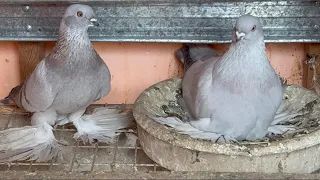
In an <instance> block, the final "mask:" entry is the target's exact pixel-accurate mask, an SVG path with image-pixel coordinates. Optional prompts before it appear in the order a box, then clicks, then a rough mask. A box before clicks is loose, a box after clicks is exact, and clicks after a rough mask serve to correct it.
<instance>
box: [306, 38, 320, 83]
mask: <svg viewBox="0 0 320 180" xmlns="http://www.w3.org/2000/svg"><path fill="white" fill-rule="evenodd" d="M308 54H309V55H312V54H315V55H319V56H318V58H317V59H316V60H315V63H316V64H311V63H307V61H308V60H309V58H308V56H307V55H308ZM305 58H306V61H305V67H304V76H305V78H304V83H303V86H304V87H306V88H309V89H312V88H314V83H313V78H314V73H316V74H315V75H316V76H317V77H320V76H319V75H320V66H319V65H320V44H319V43H310V44H306V57H305ZM313 65H315V66H313ZM314 67H315V70H314V69H313V68H314ZM315 83H316V85H320V81H319V80H317V81H316V82H315Z"/></svg>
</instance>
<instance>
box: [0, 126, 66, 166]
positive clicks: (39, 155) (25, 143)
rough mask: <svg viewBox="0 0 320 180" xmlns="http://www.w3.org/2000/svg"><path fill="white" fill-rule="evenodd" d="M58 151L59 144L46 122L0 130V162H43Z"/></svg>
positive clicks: (57, 153) (59, 148)
mask: <svg viewBox="0 0 320 180" xmlns="http://www.w3.org/2000/svg"><path fill="white" fill-rule="evenodd" d="M60 152H61V145H60V144H58V142H57V141H56V139H55V137H54V134H53V131H52V127H51V126H50V125H49V124H48V123H42V124H41V125H39V126H25V127H21V128H10V129H7V130H4V131H0V162H12V161H25V160H30V161H36V162H45V161H48V160H51V159H52V158H54V157H56V156H58V155H59V153H60Z"/></svg>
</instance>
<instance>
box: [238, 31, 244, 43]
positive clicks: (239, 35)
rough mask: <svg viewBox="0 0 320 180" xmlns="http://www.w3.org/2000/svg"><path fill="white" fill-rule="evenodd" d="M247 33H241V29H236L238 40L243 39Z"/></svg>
mask: <svg viewBox="0 0 320 180" xmlns="http://www.w3.org/2000/svg"><path fill="white" fill-rule="evenodd" d="M245 35H246V34H245V33H243V32H241V33H239V31H236V38H237V41H239V40H241V39H243V38H244V36H245Z"/></svg>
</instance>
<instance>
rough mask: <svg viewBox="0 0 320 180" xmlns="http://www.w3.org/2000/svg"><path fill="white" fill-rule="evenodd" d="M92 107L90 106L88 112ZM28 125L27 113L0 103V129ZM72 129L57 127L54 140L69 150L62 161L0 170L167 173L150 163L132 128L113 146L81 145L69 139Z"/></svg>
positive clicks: (14, 165)
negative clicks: (64, 144)
mask: <svg viewBox="0 0 320 180" xmlns="http://www.w3.org/2000/svg"><path fill="white" fill-rule="evenodd" d="M130 106H131V105H107V107H110V108H118V109H121V108H130ZM94 107H95V106H94V105H92V106H90V107H89V108H88V111H90V110H92V108H94ZM26 125H30V114H29V113H27V112H24V111H23V110H21V109H19V108H18V107H17V106H15V105H3V104H0V128H1V130H4V129H7V128H13V127H22V126H26ZM75 132H76V129H75V128H74V127H73V126H72V125H64V126H62V127H57V128H55V130H54V134H55V137H56V139H57V140H59V141H66V142H67V143H68V144H69V146H70V147H71V149H72V151H70V155H69V154H68V157H66V159H64V160H62V159H60V158H56V159H54V160H52V161H51V162H47V163H35V162H12V163H6V164H3V163H2V164H0V171H10V170H12V171H31V172H34V171H90V172H91V171H95V172H97V171H99V172H101V171H102V172H115V171H131V172H132V171H141V172H150V171H168V170H167V169H165V168H163V167H161V166H159V165H157V164H156V163H155V162H153V161H152V160H151V159H150V158H149V157H148V156H147V155H146V154H145V153H144V152H143V150H142V148H141V147H140V145H139V141H138V138H137V134H136V130H135V128H133V129H129V130H127V131H126V132H124V133H122V134H121V135H120V136H118V137H117V139H116V142H115V143H113V144H104V143H96V144H93V145H90V144H84V143H83V142H82V141H80V140H78V141H77V140H75V139H73V134H74V133H75Z"/></svg>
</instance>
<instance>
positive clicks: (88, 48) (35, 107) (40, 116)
mask: <svg viewBox="0 0 320 180" xmlns="http://www.w3.org/2000/svg"><path fill="white" fill-rule="evenodd" d="M95 16H96V15H95V13H94V11H93V9H92V8H91V7H90V6H87V5H81V4H74V5H71V6H69V7H68V8H67V10H66V11H65V14H64V15H63V17H62V20H61V23H60V28H59V39H58V41H57V43H56V45H55V47H54V48H53V50H52V52H51V53H50V54H49V55H48V56H47V57H45V58H44V59H43V60H42V61H41V62H40V63H39V64H38V65H37V67H36V68H35V70H34V71H33V73H32V74H31V75H30V76H29V77H28V78H27V79H26V80H25V81H24V82H23V83H22V84H21V85H19V86H17V87H15V88H13V89H12V90H11V92H10V94H9V96H8V98H9V99H10V100H12V101H14V102H15V103H16V104H17V105H18V106H19V107H20V108H23V109H25V110H26V111H29V112H32V113H33V115H32V117H31V125H32V126H28V127H22V128H12V129H8V130H4V131H1V132H0V137H1V139H0V151H1V152H0V162H3V161H15V160H36V161H47V160H50V159H52V158H53V157H55V156H57V155H58V154H59V152H61V145H60V144H59V142H58V141H57V140H56V139H55V137H54V134H53V131H52V126H54V125H56V124H60V125H63V124H66V123H69V122H72V123H73V124H74V125H75V127H76V128H77V131H78V132H77V133H76V134H75V137H76V138H81V139H82V140H85V141H90V142H92V141H93V140H94V139H97V140H100V141H104V142H110V141H112V140H113V139H114V137H115V135H117V132H116V131H117V130H118V129H121V128H125V127H127V126H129V125H131V123H132V120H133V117H132V115H131V114H128V113H119V112H118V111H117V110H110V109H106V108H100V109H96V110H95V111H94V112H93V114H92V115H84V116H83V114H84V112H85V110H86V108H87V107H88V106H89V105H90V104H91V103H93V102H95V101H98V100H99V99H101V98H103V97H104V96H105V95H107V94H108V93H109V92H110V89H111V85H110V80H111V78H110V72H109V69H108V67H107V65H106V64H105V63H104V61H103V60H102V59H101V57H100V56H99V55H98V53H97V52H96V51H95V49H94V47H93V46H92V43H91V41H90V39H89V36H88V32H87V30H88V28H89V27H92V26H98V25H99V23H98V21H97V19H96V17H95Z"/></svg>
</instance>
